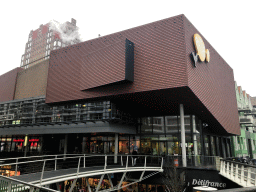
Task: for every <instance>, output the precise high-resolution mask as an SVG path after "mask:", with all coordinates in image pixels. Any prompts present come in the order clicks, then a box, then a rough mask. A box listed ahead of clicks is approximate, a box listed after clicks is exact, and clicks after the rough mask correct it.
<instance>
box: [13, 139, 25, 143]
mask: <svg viewBox="0 0 256 192" xmlns="http://www.w3.org/2000/svg"><path fill="white" fill-rule="evenodd" d="M13 142H24V139H13Z"/></svg>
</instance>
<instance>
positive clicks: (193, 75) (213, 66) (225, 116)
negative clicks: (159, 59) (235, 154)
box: [184, 18, 240, 134]
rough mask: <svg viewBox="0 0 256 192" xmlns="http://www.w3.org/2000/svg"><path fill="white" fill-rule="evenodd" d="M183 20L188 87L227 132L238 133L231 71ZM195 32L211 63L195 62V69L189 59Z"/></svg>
mask: <svg viewBox="0 0 256 192" xmlns="http://www.w3.org/2000/svg"><path fill="white" fill-rule="evenodd" d="M184 21H185V22H184V29H185V39H186V60H187V64H188V69H187V75H188V86H189V88H190V89H191V91H192V92H193V93H194V94H195V95H196V96H197V97H198V99H199V100H200V101H201V102H202V103H203V105H204V106H205V107H206V108H207V109H208V110H209V111H210V113H211V114H212V115H213V116H214V117H215V118H216V119H217V120H218V122H219V123H220V124H221V125H222V126H223V127H224V128H225V129H226V131H227V132H228V133H233V134H240V126H239V118H238V112H237V101H236V93H235V82H234V75H233V70H232V68H231V67H230V66H229V65H228V64H227V63H226V62H225V60H224V59H223V58H221V56H220V55H219V54H218V52H217V51H216V50H215V49H214V48H213V47H212V46H211V45H210V44H209V43H208V41H207V40H206V39H205V38H204V37H203V35H201V34H200V33H199V31H198V30H197V29H196V28H195V27H194V26H193V25H192V24H191V23H190V21H189V20H188V19H187V18H185V20H184ZM195 33H198V34H199V35H200V36H201V37H202V38H203V41H204V44H205V48H206V49H209V51H210V62H209V63H207V62H198V63H197V64H196V67H194V66H193V65H194V61H193V60H192V57H191V56H190V55H191V52H193V51H195V47H194V42H193V35H194V34H195Z"/></svg>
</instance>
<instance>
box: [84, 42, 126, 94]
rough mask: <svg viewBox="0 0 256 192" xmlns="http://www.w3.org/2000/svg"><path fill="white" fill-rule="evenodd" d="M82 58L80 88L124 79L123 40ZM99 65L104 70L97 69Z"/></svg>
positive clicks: (88, 87) (93, 86)
mask: <svg viewBox="0 0 256 192" xmlns="http://www.w3.org/2000/svg"><path fill="white" fill-rule="evenodd" d="M82 60H83V63H82V64H81V71H80V72H81V76H80V85H81V87H80V90H85V89H90V88H95V87H99V86H103V85H106V84H110V83H116V82H120V81H123V80H124V79H125V41H121V42H118V43H116V44H113V45H111V46H108V47H106V48H103V49H100V50H99V51H95V52H93V53H90V54H88V55H86V56H84V57H83V58H82ZM99 67H100V68H101V69H104V70H99ZM95 79H97V81H95Z"/></svg>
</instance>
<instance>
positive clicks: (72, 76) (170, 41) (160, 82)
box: [46, 15, 240, 134]
mask: <svg viewBox="0 0 256 192" xmlns="http://www.w3.org/2000/svg"><path fill="white" fill-rule="evenodd" d="M195 33H199V32H198V31H197V30H196V29H195V28H194V27H193V25H192V24H191V23H190V22H189V21H188V20H187V19H186V17H185V16H184V15H179V16H176V17H172V18H168V19H164V20H161V21H157V22H154V23H150V24H146V25H143V26H139V27H136V28H132V29H128V30H125V31H121V32H118V33H114V34H111V35H107V36H104V37H100V38H97V39H93V40H90V41H86V42H82V43H79V44H76V45H72V46H69V47H65V48H62V49H59V50H55V51H52V52H51V58H50V64H49V74H48V82H47V92H46V102H47V103H56V102H63V101H72V100H74V101H75V100H80V99H92V98H101V97H108V96H115V97H117V96H120V98H121V97H124V95H126V94H127V93H142V92H143V93H150V92H152V93H153V91H159V90H165V91H164V93H165V95H162V97H164V98H165V99H169V101H170V102H172V101H173V102H175V101H178V100H179V102H182V103H186V105H187V104H189V103H191V107H190V108H191V109H194V111H195V110H197V115H199V116H200V111H199V109H202V107H201V106H204V107H205V108H206V109H207V110H208V112H206V113H207V115H208V116H209V115H210V116H211V118H210V119H211V120H214V121H215V122H214V123H213V124H214V125H218V124H219V125H221V126H222V127H223V128H224V129H225V131H226V132H227V133H231V134H239V133H240V127H239V121H238V113H237V108H236V100H235V86H234V77H233V71H232V69H231V68H230V67H229V66H228V65H227V64H226V63H225V61H224V60H223V59H222V58H221V57H220V56H219V54H218V53H217V52H216V51H215V50H214V49H213V48H212V47H211V45H210V44H209V43H208V42H207V41H206V40H205V39H204V38H203V40H204V42H205V45H206V48H208V49H209V50H210V54H211V60H210V62H209V63H200V64H198V66H197V67H196V68H194V67H193V60H192V58H191V56H190V54H191V52H193V51H195V48H194V45H193V35H194V34H195ZM199 34H200V33H199ZM200 35H201V34H200ZM202 37H203V36H202ZM126 38H127V39H129V40H130V41H131V42H133V43H134V82H133V83H128V84H121V85H109V86H104V87H98V88H93V89H89V90H84V91H81V89H80V88H81V79H83V77H82V76H83V75H82V70H81V68H82V64H83V63H85V62H87V61H86V60H85V58H84V56H86V55H88V54H90V53H93V52H95V51H99V50H101V49H107V47H110V46H111V45H113V44H115V43H118V42H120V41H125V39H126ZM113 54H114V53H113ZM94 59H95V62H94V63H95V64H96V66H95V68H98V70H100V71H102V73H103V74H106V72H105V71H104V70H105V68H104V67H103V66H104V65H103V64H101V62H97V61H96V60H97V58H94ZM90 62H93V60H91V61H90ZM113 67H117V66H116V64H115V63H113ZM109 74H111V73H109ZM90 80H91V81H97V78H95V79H93V75H92V76H91V78H90ZM106 83H108V82H106ZM174 88H182V89H180V90H181V92H177V93H176V92H174V91H171V90H174ZM168 90H169V92H168ZM182 90H183V92H182ZM159 93H160V91H159ZM190 94H193V95H191V96H190ZM151 95H154V94H148V95H147V96H148V98H146V97H143V96H142V98H140V99H141V100H140V101H142V100H143V99H144V100H145V101H144V102H147V101H146V100H147V99H148V100H152V101H153V98H152V96H151ZM160 95H161V94H160ZM166 95H169V96H168V98H167V96H166ZM149 97H151V98H149ZM192 97H193V98H198V100H199V101H200V102H198V103H197V102H195V101H194V100H193V101H188V100H189V98H192ZM154 99H155V101H156V100H157V99H159V98H154ZM182 99H184V100H182ZM191 100H192V99H191ZM198 100H197V101H198ZM155 103H156V102H155ZM192 105H193V106H192ZM199 105H200V107H198V109H195V108H197V107H196V106H199ZM187 107H188V108H189V106H187ZM207 115H203V114H202V117H204V119H205V118H207ZM216 122H217V123H216ZM216 129H218V130H219V127H218V128H216ZM217 132H218V131H217Z"/></svg>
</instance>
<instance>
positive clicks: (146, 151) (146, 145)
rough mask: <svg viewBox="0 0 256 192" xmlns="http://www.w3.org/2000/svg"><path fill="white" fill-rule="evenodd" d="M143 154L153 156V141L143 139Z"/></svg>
mask: <svg viewBox="0 0 256 192" xmlns="http://www.w3.org/2000/svg"><path fill="white" fill-rule="evenodd" d="M141 153H142V154H151V139H141Z"/></svg>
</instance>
